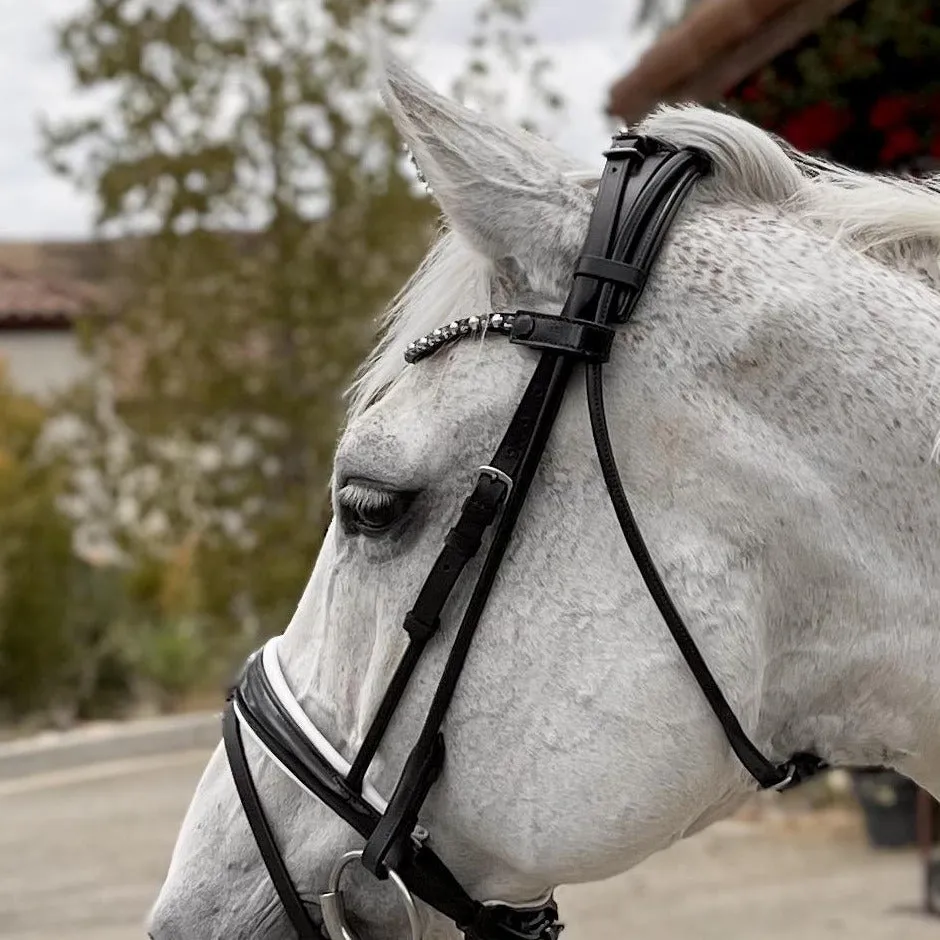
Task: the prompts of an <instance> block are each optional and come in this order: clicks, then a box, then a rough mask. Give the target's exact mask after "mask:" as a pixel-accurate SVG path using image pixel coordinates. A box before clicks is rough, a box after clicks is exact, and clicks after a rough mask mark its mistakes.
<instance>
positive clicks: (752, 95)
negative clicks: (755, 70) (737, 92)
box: [741, 81, 763, 102]
mask: <svg viewBox="0 0 940 940" xmlns="http://www.w3.org/2000/svg"><path fill="white" fill-rule="evenodd" d="M762 97H763V95H761V90H760V88H758V86H757V82H756V81H753V82H748V83H747V84H746V85H745V86H744V87H743V88H742V89H741V100H742V101H750V102H753V101H760V99H761V98H762Z"/></svg>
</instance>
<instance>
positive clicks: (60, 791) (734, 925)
mask: <svg viewBox="0 0 940 940" xmlns="http://www.w3.org/2000/svg"><path fill="white" fill-rule="evenodd" d="M205 760H206V754H205V752H204V751H196V752H184V753H178V754H174V755H171V756H169V757H158V758H154V757H145V758H136V759H133V760H127V761H123V762H119V763H111V764H107V765H98V766H93V767H88V768H82V769H80V770H76V771H60V772H57V773H52V774H46V775H41V776H34V777H31V778H25V779H20V780H7V781H0V820H2V825H0V937H2V938H3V940H141V938H142V932H141V930H140V924H141V920H142V917H143V914H144V912H145V910H146V909H147V907H148V905H149V904H150V902H151V901H152V899H153V897H154V894H155V892H156V889H157V887H158V885H159V883H160V881H161V879H162V876H163V873H164V870H165V866H166V863H167V860H168V858H169V852H170V848H171V845H172V843H173V840H174V838H175V834H176V828H177V826H178V824H179V821H180V819H181V817H182V813H183V810H184V808H185V806H186V804H187V802H188V800H189V797H190V794H191V792H192V789H193V787H194V785H195V782H196V779H197V778H198V776H199V773H200V771H201V769H202V766H203V764H204V763H205ZM919 878H920V872H919V868H918V866H917V862H916V859H915V857H914V856H913V855H912V854H911V853H907V852H905V853H901V854H893V853H889V854H874V853H871V852H868V851H866V850H865V848H864V844H863V842H862V840H861V838H860V835H859V833H858V828H857V823H856V822H855V821H854V820H853V819H852V818H851V817H849V816H847V815H845V814H843V815H840V814H838V813H832V812H830V813H828V814H822V815H815V816H813V817H811V818H807V817H798V818H792V817H772V818H767V817H766V816H763V817H762V818H761V819H760V820H757V821H751V822H742V821H737V820H735V821H732V822H729V823H723V824H721V825H719V826H718V827H714V828H713V829H711V830H709V831H708V832H706V833H704V834H703V835H701V836H698V837H696V838H694V839H692V840H689V841H687V842H685V843H683V844H681V845H679V846H676V847H675V848H674V849H671V850H670V851H669V852H666V853H664V854H662V855H661V856H659V857H657V858H655V859H652V860H650V861H649V862H647V863H646V864H645V865H643V866H641V867H640V868H639V869H637V870H636V871H634V872H631V873H630V874H628V875H626V876H623V877H621V878H618V879H615V880H614V881H611V882H607V883H605V884H601V885H594V886H590V887H579V888H572V889H567V890H565V891H563V892H561V896H560V900H561V902H562V911H563V912H564V914H565V918H566V920H567V922H568V925H569V929H568V931H566V934H565V937H566V938H567V940H630V938H642V940H718V938H720V940H753V938H754V937H755V936H756V937H759V938H760V940H794V938H799V940H838V938H842V937H851V938H852V940H940V920H930V919H926V918H923V917H921V916H920V915H919V914H917V913H916V912H915V911H914V910H913V909H914V908H915V906H916V904H917V903H918V901H919V894H918V892H919V889H920V881H919ZM193 940H198V938H193Z"/></svg>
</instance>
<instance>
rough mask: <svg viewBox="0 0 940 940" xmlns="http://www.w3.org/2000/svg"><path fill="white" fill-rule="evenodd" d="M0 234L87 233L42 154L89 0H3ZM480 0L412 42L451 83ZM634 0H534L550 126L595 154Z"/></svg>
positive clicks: (629, 48)
mask: <svg viewBox="0 0 940 940" xmlns="http://www.w3.org/2000/svg"><path fill="white" fill-rule="evenodd" d="M0 2H2V4H3V7H4V9H3V12H2V14H0V238H2V239H38V238H81V237H84V236H86V235H88V234H89V233H90V230H91V219H92V209H91V204H90V202H89V201H88V199H86V198H85V197H83V196H82V195H81V194H79V193H77V192H75V190H74V189H73V188H72V187H71V186H70V185H69V184H68V183H66V182H64V181H62V180H60V179H57V178H56V177H54V176H53V175H52V174H51V173H50V172H49V171H48V170H47V169H46V167H45V166H44V164H43V162H42V159H41V158H40V156H39V153H38V149H39V137H38V131H37V122H38V120H39V117H40V115H41V114H50V115H53V116H56V115H62V114H67V113H68V111H69V109H70V104H71V103H72V102H73V101H74V98H72V97H71V95H70V85H69V76H68V74H67V72H66V69H65V68H64V66H63V65H62V63H61V62H59V61H58V60H57V59H56V57H55V55H54V49H53V35H52V27H53V24H54V23H55V22H57V21H58V20H61V19H62V18H64V17H66V16H68V15H69V14H70V13H72V12H74V11H76V10H80V9H82V8H83V7H85V6H87V4H88V0H25V2H18V0H0ZM478 2H479V0H436V2H435V4H434V7H433V10H432V12H431V13H430V14H429V16H428V17H427V19H426V20H425V25H424V28H423V29H422V31H421V33H420V35H419V36H418V38H417V40H416V41H415V43H414V49H415V56H414V57H413V61H414V62H415V64H416V66H417V67H418V68H419V69H420V70H421V71H422V72H423V74H424V75H425V77H426V78H427V79H428V80H429V81H430V82H431V84H433V85H434V86H435V87H437V88H439V89H441V90H447V89H448V88H449V86H450V82H451V81H452V79H453V78H454V76H455V75H456V74H457V73H458V72H459V70H460V66H461V63H462V62H463V61H464V59H465V56H466V42H467V37H468V36H469V34H470V31H471V26H472V18H473V13H474V11H475V10H476V8H477V6H478ZM633 9H634V0H578V2H572V0H535V11H534V16H533V23H532V26H533V28H534V31H535V33H536V35H537V37H538V39H539V42H540V45H541V48H543V49H544V51H545V52H546V53H547V54H548V56H549V57H550V58H551V59H552V61H553V63H554V71H553V73H552V79H551V80H552V83H553V85H554V86H555V87H558V88H559V89H561V90H562V91H563V93H564V94H565V96H566V99H567V108H566V110H565V112H564V114H563V115H562V116H559V117H558V118H557V119H555V120H554V121H553V122H552V125H551V126H546V127H545V128H544V130H545V132H546V133H547V135H548V136H550V137H552V138H553V139H555V140H556V141H557V142H558V143H560V144H561V145H562V146H563V147H565V148H566V149H569V150H571V151H572V152H574V153H575V154H578V155H582V156H584V157H585V158H586V159H588V160H591V161H594V162H596V161H598V160H599V159H600V151H601V150H602V149H603V147H604V146H605V144H606V138H607V137H608V136H609V129H608V123H607V120H606V118H605V116H604V115H603V106H604V102H605V100H606V97H607V90H608V88H609V87H610V84H611V82H612V81H613V80H614V79H615V78H617V77H618V76H619V75H620V74H621V73H623V72H624V71H626V70H627V69H628V68H629V67H630V65H631V64H632V63H633V62H634V61H635V60H636V57H637V54H638V52H639V43H638V41H637V38H636V37H631V36H630V32H629V22H630V18H631V14H632V11H633Z"/></svg>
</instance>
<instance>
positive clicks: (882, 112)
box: [868, 95, 913, 131]
mask: <svg viewBox="0 0 940 940" xmlns="http://www.w3.org/2000/svg"><path fill="white" fill-rule="evenodd" d="M912 106H913V101H911V97H910V95H885V96H884V97H883V98H879V99H878V100H877V101H876V102H875V106H874V107H873V108H872V109H871V113H870V114H869V115H868V123H869V124H871V126H872V127H876V128H878V130H882V131H883V130H887V129H888V128H889V127H896V126H897V125H898V124H900V123H901V122H902V121H903V120H904V119H905V118H906V117H907V116H908V114H909V113H910V111H911V107H912Z"/></svg>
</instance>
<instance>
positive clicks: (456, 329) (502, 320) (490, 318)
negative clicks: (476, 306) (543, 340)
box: [405, 313, 515, 362]
mask: <svg viewBox="0 0 940 940" xmlns="http://www.w3.org/2000/svg"><path fill="white" fill-rule="evenodd" d="M514 319H515V315H514V314H512V313H491V314H487V315H484V316H482V317H464V318H463V319H462V320H453V321H452V322H450V323H448V324H447V326H439V327H438V328H437V329H436V330H432V331H431V332H430V333H425V335H424V336H422V337H421V338H420V339H416V340H415V341H414V342H413V343H409V344H408V348H407V349H406V350H405V362H418V361H420V360H421V359H425V358H426V357H428V356H430V355H432V354H433V353H435V352H437V351H438V350H439V349H440V348H441V347H442V346H446V345H447V344H448V343H452V342H454V340H458V339H462V338H463V337H464V336H469V335H470V334H472V333H487V332H489V333H497V334H499V335H500V336H508V335H509V334H510V332H511V331H512V322H513V320H514Z"/></svg>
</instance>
